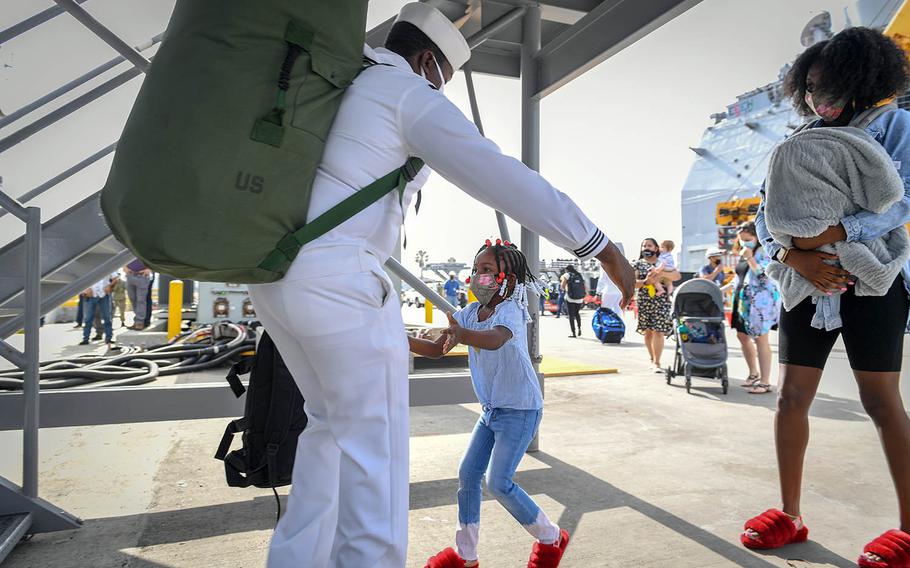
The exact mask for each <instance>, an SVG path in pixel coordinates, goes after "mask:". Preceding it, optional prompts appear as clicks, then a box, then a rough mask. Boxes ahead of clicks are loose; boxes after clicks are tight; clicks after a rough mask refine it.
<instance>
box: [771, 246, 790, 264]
mask: <svg viewBox="0 0 910 568" xmlns="http://www.w3.org/2000/svg"><path fill="white" fill-rule="evenodd" d="M788 254H790V249H788V248H787V247H780V249H778V251H777V254H776V255H775V257H774V258H776V259H777V262H779V263H781V264H783V263H784V261H786V260H787V255H788Z"/></svg>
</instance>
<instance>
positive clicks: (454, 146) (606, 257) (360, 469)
mask: <svg viewBox="0 0 910 568" xmlns="http://www.w3.org/2000/svg"><path fill="white" fill-rule="evenodd" d="M365 55H366V56H367V57H369V58H370V59H372V60H373V61H375V62H377V63H379V64H380V65H374V66H372V67H370V68H368V69H365V70H364V71H363V72H362V73H361V74H360V75H359V76H358V77H357V79H356V80H355V81H354V83H353V85H352V86H351V87H350V88H349V89H348V90H347V92H346V93H345V97H344V101H343V103H342V105H341V108H340V110H339V112H338V115H337V116H336V118H335V122H334V124H333V126H332V130H331V132H330V134H329V138H328V141H327V145H326V149H325V154H324V157H323V161H322V164H321V166H320V168H319V171H318V173H317V176H316V179H315V182H314V185H313V191H312V198H311V204H310V208H309V219H310V220H312V219H314V218H315V217H317V216H318V215H320V214H322V213H323V212H324V211H326V210H327V209H329V208H330V207H332V206H333V205H335V204H337V203H338V202H340V201H341V200H342V199H344V198H345V197H348V196H349V195H351V194H352V193H353V192H355V191H357V190H358V189H359V188H362V187H365V186H366V185H368V184H370V183H372V182H373V181H374V180H376V179H378V178H379V177H382V176H383V175H385V174H387V173H388V172H390V171H393V170H395V169H396V168H398V167H400V166H401V165H402V164H404V162H405V161H406V160H407V158H408V157H410V156H416V157H419V158H421V159H423V160H424V161H425V162H426V164H427V166H428V167H429V168H431V169H432V170H434V171H436V172H437V173H439V174H440V175H442V176H443V177H444V178H446V179H447V180H449V181H450V182H452V183H453V184H454V185H456V186H458V187H460V188H461V189H462V190H463V191H464V192H465V193H467V194H468V195H470V196H472V197H474V198H475V199H477V200H479V201H481V202H482V203H484V204H486V205H488V206H490V207H493V208H496V209H499V210H501V211H503V212H505V213H506V214H507V215H509V216H510V217H512V218H513V219H514V220H516V221H518V222H519V223H521V224H522V225H524V226H526V227H529V228H530V229H531V230H533V231H535V232H537V233H539V234H541V235H543V236H544V237H546V238H547V239H549V240H550V241H552V242H553V243H555V244H556V245H559V246H562V247H564V248H565V249H567V250H568V251H570V252H571V253H572V254H573V255H576V256H578V257H579V258H581V259H582V260H586V259H589V258H593V257H597V258H598V259H600V260H601V261H602V263H603V264H604V268H605V269H606V270H607V272H608V273H609V274H610V275H611V277H612V278H613V280H614V281H615V282H616V283H617V284H618V285H619V286H620V288H621V289H622V290H623V292H624V294H625V295H626V297H631V294H632V287H633V284H634V276H633V275H632V272H631V269H630V267H629V264H628V262H626V261H625V260H624V259H623V258H622V255H621V254H620V253H619V251H618V250H617V249H616V247H615V246H613V245H612V243H610V241H609V239H608V238H607V237H606V236H605V235H604V233H603V232H601V231H600V230H599V229H598V228H597V227H596V226H595V225H594V224H593V223H592V222H591V221H590V220H589V219H588V218H587V217H586V216H585V215H584V213H582V212H581V210H580V209H579V208H578V207H577V206H576V205H575V204H574V203H573V202H572V200H571V199H569V198H568V197H567V196H566V195H564V194H562V193H560V192H559V191H557V190H556V189H555V188H554V187H553V186H551V185H550V184H549V183H548V182H547V181H546V180H545V179H543V178H542V177H541V176H540V175H538V174H537V173H536V172H534V171H532V170H530V169H528V168H527V167H526V166H525V165H524V164H522V163H521V162H520V161H518V160H516V159H514V158H512V157H509V156H505V155H503V154H502V152H501V151H500V150H499V148H498V147H497V146H496V145H495V144H494V143H493V142H491V141H489V140H487V139H485V138H484V137H483V136H481V135H480V134H479V132H478V131H477V128H476V127H475V126H474V124H473V123H472V122H470V121H469V120H467V118H465V116H464V115H463V114H462V113H461V111H459V110H458V108H456V107H455V105H453V104H452V103H451V102H449V100H448V99H447V98H446V97H445V96H444V95H443V87H444V85H445V82H446V81H448V80H449V79H451V77H452V75H453V74H454V72H455V71H456V70H457V69H458V68H460V67H461V66H462V65H463V64H464V63H465V62H466V61H467V60H468V58H469V57H470V49H469V48H468V45H467V42H466V41H465V39H464V37H463V36H462V35H461V32H460V31H459V30H458V29H457V28H456V27H455V26H454V25H453V24H452V23H451V22H450V21H449V20H448V18H446V17H445V16H444V15H443V14H442V13H441V12H439V11H438V10H436V9H435V8H432V7H430V6H427V5H425V4H420V3H413V4H408V5H406V6H405V7H404V8H403V9H402V10H401V13H400V14H399V16H398V20H397V22H396V24H395V25H394V26H393V28H392V30H391V31H390V33H389V38H388V40H387V42H386V48H380V49H376V50H375V51H373V50H370V49H369V48H366V51H365ZM429 173H430V172H429V169H428V168H427V167H425V168H423V171H422V172H421V173H420V175H418V176H417V177H416V179H414V181H413V182H412V183H410V184H409V185H408V187H407V189H406V191H405V194H404V199H403V200H402V201H401V202H399V196H398V195H397V194H396V193H397V192H393V193H392V194H390V195H388V196H386V197H385V198H383V199H381V200H380V201H378V202H377V203H375V204H373V205H371V206H370V207H368V208H367V209H365V210H364V211H362V212H361V213H359V214H358V215H356V216H354V217H353V218H351V219H350V220H348V221H346V222H345V223H343V224H341V225H340V226H338V227H336V228H335V229H334V230H332V231H330V232H329V233H327V234H325V235H324V236H322V237H320V238H318V239H316V240H314V241H313V242H310V243H309V244H307V245H306V246H304V247H303V248H302V249H301V251H300V253H299V254H298V255H297V258H296V259H295V261H294V263H293V264H292V266H291V267H290V269H289V271H288V272H287V275H286V276H285V277H284V278H283V279H282V280H280V281H278V282H275V283H272V284H261V285H255V286H251V287H250V294H251V296H252V298H253V301H254V304H255V306H256V313H257V314H258V315H259V317H260V319H261V321H262V323H263V324H264V326H265V328H266V330H268V332H269V335H270V336H271V337H272V338H273V339H274V341H275V344H276V345H277V346H278V349H279V351H280V352H281V355H282V356H283V358H284V360H285V362H286V363H287V366H288V368H289V369H290V371H291V373H292V374H293V375H294V379H295V381H296V382H297V385H298V387H299V388H300V391H301V392H302V393H303V396H304V398H305V399H306V412H307V415H308V417H309V424H308V425H307V428H306V430H305V431H304V432H303V433H302V434H301V435H300V438H299V440H298V442H297V454H296V462H295V465H294V473H293V484H292V487H291V493H290V496H289V498H288V505H287V512H286V513H285V514H284V516H283V517H282V519H281V521H280V522H279V523H278V526H277V528H276V530H275V534H274V536H273V538H272V543H271V548H270V551H269V566H270V567H271V568H292V567H293V568H300V567H304V566H306V567H311V568H312V567H317V568H321V567H329V566H331V567H343V568H371V567H394V568H401V567H403V566H404V564H405V558H406V552H407V529H408V523H407V521H408V344H407V340H406V337H405V333H404V326H403V323H402V319H401V308H400V306H399V303H398V298H397V297H396V296H395V294H394V293H393V288H392V284H391V282H390V280H389V278H388V276H387V275H386V273H385V272H384V271H383V268H382V266H383V263H384V262H385V260H386V259H388V258H389V257H390V256H391V255H392V252H393V250H394V248H395V246H396V243H397V241H398V236H399V234H400V228H401V224H402V220H403V216H404V213H405V211H407V209H408V205H409V204H410V202H411V199H412V197H413V196H414V194H415V193H416V192H417V191H418V190H419V189H420V187H421V186H422V185H423V184H424V182H425V181H426V179H427V177H428V176H429Z"/></svg>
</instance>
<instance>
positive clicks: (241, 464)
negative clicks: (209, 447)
mask: <svg viewBox="0 0 910 568" xmlns="http://www.w3.org/2000/svg"><path fill="white" fill-rule="evenodd" d="M241 455H243V450H235V451H233V452H231V453H229V454H228V455H227V457H226V458H225V460H224V477H225V479H226V480H227V484H228V487H249V486H250V485H252V484H253V483H252V482H251V481H250V478H249V476H248V475H247V473H248V472H247V470H246V461H245V460H244V459H243V458H242V457H241Z"/></svg>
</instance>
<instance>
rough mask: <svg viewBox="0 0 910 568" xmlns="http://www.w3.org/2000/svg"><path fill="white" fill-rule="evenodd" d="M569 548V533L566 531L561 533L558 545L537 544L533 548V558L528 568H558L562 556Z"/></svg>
mask: <svg viewBox="0 0 910 568" xmlns="http://www.w3.org/2000/svg"><path fill="white" fill-rule="evenodd" d="M567 546H569V533H568V532H566V530H565V529H560V531H559V542H558V543H556V544H543V543H541V542H535V543H534V547H533V548H531V558H530V560H528V568H556V567H557V566H559V561H560V560H562V555H563V554H565V552H566V547H567Z"/></svg>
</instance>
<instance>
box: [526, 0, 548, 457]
mask: <svg viewBox="0 0 910 568" xmlns="http://www.w3.org/2000/svg"><path fill="white" fill-rule="evenodd" d="M538 51H540V7H539V6H529V7H528V8H527V10H526V11H525V15H524V19H523V22H522V42H521V159H522V161H523V162H524V163H525V164H526V165H527V166H528V167H529V168H531V169H532V170H538V171H539V170H540V100H539V99H536V98H534V95H535V93H536V92H537V60H536V59H535V57H536V56H537V52H538ZM521 249H522V251H523V252H524V255H525V257H526V258H527V259H528V267H529V268H530V269H531V273H532V274H534V276H539V275H540V237H538V236H537V234H536V233H533V232H531V231H530V230H528V229H526V228H525V227H522V228H521ZM538 302H539V300H538V299H537V294H534V293H531V294H528V303H529V306H528V312H529V313H530V314H531V323H529V324H528V353H530V355H531V361H532V362H533V363H534V370H535V371H537V377H538V379H539V380H540V388H541V391H542V390H543V378H542V376H541V375H540V369H539V367H540V365H539V363H540V310H538V309H537V305H538ZM538 441H539V436H537V437H535V438H534V440H532V441H531V445H530V446H529V447H528V451H529V452H535V451H537V450H538Z"/></svg>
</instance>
